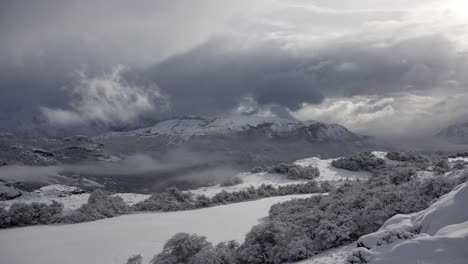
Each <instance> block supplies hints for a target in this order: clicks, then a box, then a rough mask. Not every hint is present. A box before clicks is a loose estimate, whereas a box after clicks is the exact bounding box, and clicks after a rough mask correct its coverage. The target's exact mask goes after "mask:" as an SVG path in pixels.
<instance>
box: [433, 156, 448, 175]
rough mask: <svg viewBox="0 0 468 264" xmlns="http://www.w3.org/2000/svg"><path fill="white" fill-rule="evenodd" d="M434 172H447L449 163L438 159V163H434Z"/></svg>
mask: <svg viewBox="0 0 468 264" xmlns="http://www.w3.org/2000/svg"><path fill="white" fill-rule="evenodd" d="M434 171H435V172H436V173H437V174H442V173H445V172H448V171H450V163H449V162H448V160H447V159H440V160H439V161H437V162H436V163H435V166H434Z"/></svg>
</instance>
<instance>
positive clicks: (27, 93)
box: [0, 0, 468, 136]
mask: <svg viewBox="0 0 468 264" xmlns="http://www.w3.org/2000/svg"><path fill="white" fill-rule="evenodd" d="M466 10H468V4H466V3H465V1H462V0H449V1H447V0H444V1H439V0H421V1H403V0H396V1H384V0H373V1H370V0H350V1H334V0H327V1H325V0H316V1H305V0H257V1H243V0H241V1H219V0H202V1H197V2H196V3H195V2H193V1H188V0H177V1H149V0H142V1H120V0H119V1H110V0H98V1H69V2H63V1H57V0H46V1H41V2H34V3H31V2H29V1H22V0H20V1H12V0H7V1H3V2H2V3H1V8H0V12H1V14H0V32H1V37H0V44H1V45H0V89H1V95H2V96H1V97H0V110H1V111H0V113H1V114H0V127H1V128H3V129H7V130H12V129H13V130H14V129H16V130H19V131H25V130H31V129H34V127H35V126H36V125H37V126H41V127H42V128H43V130H42V131H53V130H54V129H57V127H60V126H61V127H66V126H69V125H77V124H79V125H80V126H83V127H84V126H86V125H88V124H96V123H98V124H99V125H100V126H107V127H114V126H116V125H117V126H120V125H132V124H133V125H134V124H138V122H140V121H141V119H144V118H146V117H148V116H150V117H151V118H152V119H159V118H167V117H170V116H176V115H178V116H180V115H220V114H229V113H233V112H236V113H243V114H257V115H281V116H287V117H295V118H299V119H320V120H322V121H326V122H327V121H328V122H338V123H341V124H343V125H346V126H348V127H350V128H351V129H353V130H355V131H358V132H361V133H364V134H372V135H387V136H402V135H419V134H431V133H433V132H434V131H437V130H439V129H441V128H442V127H443V126H445V125H447V124H449V123H450V122H455V121H461V120H465V119H468V116H467V113H466V111H465V110H464V109H463V107H459V106H460V105H461V104H462V102H463V101H462V99H463V98H466V97H467V96H468V91H467V90H468V87H467V83H468V77H467V76H468V63H467V61H468V60H467V57H468V55H467V54H468V53H467V50H468V49H467V48H468V27H467V25H468V12H467V11H466ZM33 11H34V12H33ZM120 64H124V65H128V68H127V69H126V70H125V71H115V69H116V67H117V65H120ZM76 72H85V73H86V74H85V75H81V76H78V78H77V75H76ZM169 105H170V108H169V107H168V106H169ZM25 124H27V125H25ZM49 124H53V125H54V126H53V127H51V128H49V127H48V125H49ZM44 127H45V128H44ZM390 128H391V129H390ZM395 128H398V129H395ZM91 130H92V128H91ZM51 134H53V133H51Z"/></svg>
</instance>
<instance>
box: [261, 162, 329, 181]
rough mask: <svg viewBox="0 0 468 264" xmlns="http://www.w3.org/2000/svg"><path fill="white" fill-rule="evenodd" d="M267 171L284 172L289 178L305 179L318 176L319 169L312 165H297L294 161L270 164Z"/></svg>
mask: <svg viewBox="0 0 468 264" xmlns="http://www.w3.org/2000/svg"><path fill="white" fill-rule="evenodd" d="M267 172H268V173H279V174H285V175H287V176H288V178H289V179H292V180H297V179H307V180H311V179H314V178H316V177H318V176H320V171H319V169H318V168H316V167H313V166H305V167H303V166H299V165H296V164H294V163H279V164H276V165H273V166H271V167H270V168H269V169H268V171H267Z"/></svg>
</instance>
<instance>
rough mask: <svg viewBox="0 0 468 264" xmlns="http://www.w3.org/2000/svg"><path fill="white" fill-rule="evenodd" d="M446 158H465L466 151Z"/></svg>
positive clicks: (467, 155) (467, 153) (467, 152)
mask: <svg viewBox="0 0 468 264" xmlns="http://www.w3.org/2000/svg"><path fill="white" fill-rule="evenodd" d="M448 157H449V158H465V157H468V151H466V152H458V153H455V154H451V155H449V156H448Z"/></svg>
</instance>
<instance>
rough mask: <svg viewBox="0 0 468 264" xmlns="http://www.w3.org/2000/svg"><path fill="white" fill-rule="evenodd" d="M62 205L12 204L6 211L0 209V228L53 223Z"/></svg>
mask: <svg viewBox="0 0 468 264" xmlns="http://www.w3.org/2000/svg"><path fill="white" fill-rule="evenodd" d="M62 211H63V205H62V204H61V203H58V202H57V201H52V203H51V204H45V203H31V204H25V203H14V204H13V205H11V207H10V209H9V210H8V211H6V210H4V209H0V228H5V227H12V226H26V225H38V224H51V223H55V222H56V221H57V220H58V219H59V217H60V216H61V214H62Z"/></svg>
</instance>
